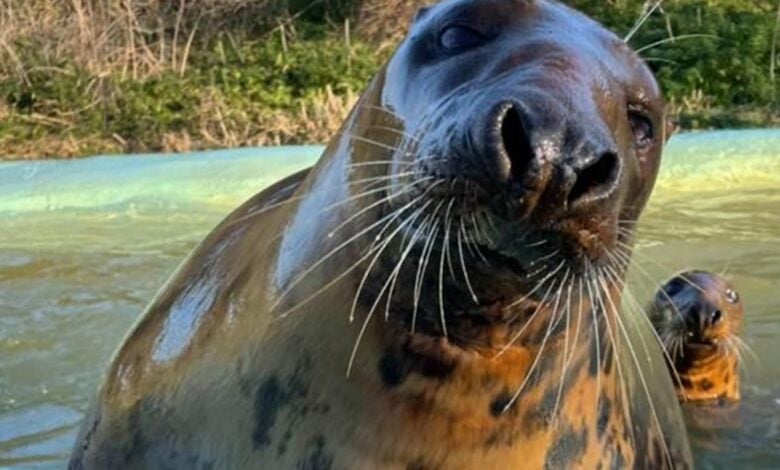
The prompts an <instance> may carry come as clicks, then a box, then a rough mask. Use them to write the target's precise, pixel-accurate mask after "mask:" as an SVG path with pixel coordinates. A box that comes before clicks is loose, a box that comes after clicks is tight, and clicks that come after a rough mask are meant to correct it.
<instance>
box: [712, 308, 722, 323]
mask: <svg viewBox="0 0 780 470" xmlns="http://www.w3.org/2000/svg"><path fill="white" fill-rule="evenodd" d="M721 318H723V313H722V312H721V311H720V310H715V311H714V312H712V317H711V320H710V321H711V322H712V324H713V325H716V324H717V323H718V322H719V321H720V319H721Z"/></svg>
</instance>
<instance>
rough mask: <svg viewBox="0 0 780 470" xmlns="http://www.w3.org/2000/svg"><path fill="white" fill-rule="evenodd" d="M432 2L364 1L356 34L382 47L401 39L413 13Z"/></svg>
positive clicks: (409, 0) (412, 0)
mask: <svg viewBox="0 0 780 470" xmlns="http://www.w3.org/2000/svg"><path fill="white" fill-rule="evenodd" d="M431 3H433V0H364V1H363V2H362V5H361V7H360V12H359V14H358V25H359V26H358V33H359V34H360V35H361V36H363V37H364V38H367V39H369V40H371V41H373V42H376V43H379V44H380V45H381V46H382V47H391V46H393V45H395V44H396V43H397V42H398V41H400V40H401V38H403V36H404V35H405V34H406V31H407V29H408V27H409V24H410V21H411V18H414V14H415V12H416V11H417V10H418V9H419V8H420V7H423V6H425V5H429V4H431Z"/></svg>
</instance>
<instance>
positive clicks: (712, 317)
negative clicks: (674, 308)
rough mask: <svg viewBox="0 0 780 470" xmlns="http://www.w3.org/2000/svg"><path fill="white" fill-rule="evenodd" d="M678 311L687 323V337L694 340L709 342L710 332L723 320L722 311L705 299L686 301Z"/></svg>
mask: <svg viewBox="0 0 780 470" xmlns="http://www.w3.org/2000/svg"><path fill="white" fill-rule="evenodd" d="M681 310H682V311H681V312H680V313H681V314H682V315H683V317H684V318H685V322H686V324H687V325H688V338H689V339H690V340H692V341H694V342H709V341H710V338H709V337H710V335H709V334H708V332H710V331H711V330H712V329H713V328H717V327H718V324H719V323H720V322H721V321H722V320H723V312H722V311H721V310H720V309H719V308H718V307H717V306H716V305H712V304H711V303H710V302H707V301H706V300H703V299H700V298H697V299H695V300H693V301H691V302H688V303H687V304H686V305H685V306H684V307H683V308H682V309H681Z"/></svg>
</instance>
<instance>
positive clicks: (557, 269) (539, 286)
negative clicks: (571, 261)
mask: <svg viewBox="0 0 780 470" xmlns="http://www.w3.org/2000/svg"><path fill="white" fill-rule="evenodd" d="M565 265H566V260H563V261H561V262H560V263H559V264H558V266H557V267H556V268H555V269H553V270H552V271H550V272H549V273H547V275H546V276H545V277H544V278H542V280H541V281H539V282H538V283H537V284H536V286H535V287H534V288H533V289H531V290H530V291H528V293H527V294H525V295H524V296H522V297H521V298H520V300H516V301H515V302H512V303H511V304H509V305H507V308H512V307H514V306H516V305H520V304H521V303H523V302H525V301H526V300H528V299H530V298H531V296H533V295H534V294H535V293H536V292H537V291H538V290H539V289H541V288H542V286H543V285H544V283H545V282H547V280H549V279H550V278H552V277H553V276H555V275H556V274H558V271H560V270H561V269H563V267H564V266H565Z"/></svg>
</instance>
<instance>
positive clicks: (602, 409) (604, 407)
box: [596, 397, 612, 439]
mask: <svg viewBox="0 0 780 470" xmlns="http://www.w3.org/2000/svg"><path fill="white" fill-rule="evenodd" d="M598 414H599V417H598V420H597V421H596V432H597V433H598V436H599V439H601V438H603V437H604V433H605V432H606V431H607V425H608V424H609V417H610V415H611V414H612V401H611V400H610V399H609V398H607V397H601V398H600V399H599V413H598Z"/></svg>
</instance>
